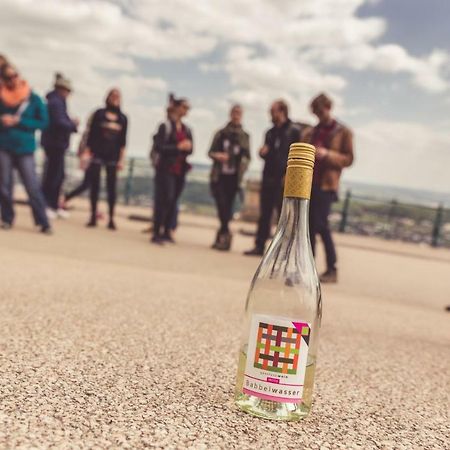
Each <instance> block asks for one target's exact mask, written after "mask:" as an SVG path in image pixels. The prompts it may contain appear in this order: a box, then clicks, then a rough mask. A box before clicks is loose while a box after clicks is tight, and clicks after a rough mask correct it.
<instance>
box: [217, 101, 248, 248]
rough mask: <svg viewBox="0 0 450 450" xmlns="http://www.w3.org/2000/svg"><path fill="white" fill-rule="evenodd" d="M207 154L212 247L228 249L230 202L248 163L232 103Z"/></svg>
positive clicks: (239, 113)
mask: <svg viewBox="0 0 450 450" xmlns="http://www.w3.org/2000/svg"><path fill="white" fill-rule="evenodd" d="M208 156H209V157H210V158H211V159H212V160H213V161H214V163H213V166H212V170H211V193H212V195H213V197H214V200H215V201H216V206H217V214H218V216H219V220H220V228H219V230H218V232H217V235H216V240H215V242H214V244H213V246H212V247H213V248H214V249H216V250H230V248H231V240H232V235H231V233H230V229H229V223H230V220H231V219H232V217H233V206H234V200H235V198H236V194H237V193H238V191H239V188H240V185H241V181H242V177H243V175H244V173H245V171H246V170H247V168H248V165H249V163H250V136H249V134H248V133H247V132H246V131H245V130H244V129H243V127H242V107H241V106H240V105H234V106H233V107H232V108H231V111H230V121H229V122H228V124H227V125H226V126H225V127H224V128H222V129H221V130H219V131H217V133H216V134H215V135H214V138H213V141H212V144H211V148H210V149H209V152H208Z"/></svg>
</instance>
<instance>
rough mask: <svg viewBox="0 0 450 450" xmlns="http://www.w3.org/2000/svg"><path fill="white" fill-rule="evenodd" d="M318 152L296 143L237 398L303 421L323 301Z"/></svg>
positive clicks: (260, 274)
mask: <svg viewBox="0 0 450 450" xmlns="http://www.w3.org/2000/svg"><path fill="white" fill-rule="evenodd" d="M314 158H315V148H314V147H313V146H312V145H309V144H304V143H296V144H292V145H291V147H290V151H289V158H288V163H287V170H286V178H285V185H284V198H283V208H282V211H281V216H280V220H279V223H278V228H277V231H276V233H275V236H274V238H273V240H272V243H271V244H270V246H269V248H268V249H267V252H266V253H265V254H264V256H263V258H262V260H261V263H260V265H259V267H258V270H257V271H256V274H255V276H254V278H253V281H252V284H251V287H250V292H249V294H248V297H247V303H246V307H245V321H244V322H245V323H244V333H243V336H242V343H241V348H240V352H239V364H238V375H237V383H236V394H235V401H236V404H237V405H238V407H239V408H240V409H242V410H244V411H246V412H248V413H250V414H254V415H256V416H259V417H263V418H265V419H273V420H299V419H302V418H304V417H306V416H307V415H308V414H309V412H310V410H311V401H312V391H313V384H314V372H315V367H316V355H317V344H318V337H319V327H320V320H321V316H322V302H321V293H320V284H319V278H318V276H317V271H316V267H315V264H314V257H313V254H312V250H311V243H310V239H309V217H308V216H309V198H310V195H311V183H312V175H313V169H314Z"/></svg>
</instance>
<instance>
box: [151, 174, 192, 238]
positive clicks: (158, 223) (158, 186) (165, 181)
mask: <svg viewBox="0 0 450 450" xmlns="http://www.w3.org/2000/svg"><path fill="white" fill-rule="evenodd" d="M184 184H185V176H184V175H175V174H173V173H170V172H168V171H165V170H158V171H157V172H156V174H155V196H154V207H153V230H154V231H153V232H154V234H155V236H159V235H161V234H162V233H165V234H168V233H169V232H170V230H171V229H172V228H173V217H174V215H175V214H176V210H177V203H178V199H179V198H180V196H181V194H182V192H183V189H184Z"/></svg>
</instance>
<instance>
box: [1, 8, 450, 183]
mask: <svg viewBox="0 0 450 450" xmlns="http://www.w3.org/2000/svg"><path fill="white" fill-rule="evenodd" d="M448 17H450V2H449V1H447V0H427V1H426V2H425V1H423V0H314V1H306V0H300V1H299V0H239V1H238V0H227V1H226V2H223V1H219V0H195V1H186V0H165V1H164V2H161V1H157V0H109V1H108V0H102V1H100V0H39V1H33V0H0V53H3V54H6V55H7V56H8V57H9V58H10V59H11V60H12V61H13V62H14V63H15V64H16V65H17V66H18V68H19V70H20V72H21V73H22V75H23V76H24V77H25V78H26V79H27V80H29V82H30V83H31V85H32V86H33V88H34V89H35V90H36V92H38V93H40V94H45V93H46V92H47V91H48V90H49V89H50V88H51V86H52V83H53V76H54V73H55V72H56V71H60V72H62V73H64V74H65V75H66V76H67V77H69V78H70V79H71V80H72V82H73V85H74V93H73V95H72V96H71V98H70V100H69V107H70V112H71V114H72V115H73V116H76V117H79V118H80V119H81V120H82V122H83V123H85V121H86V119H87V116H88V115H89V113H90V112H91V111H93V110H95V109H96V108H98V107H100V106H101V105H102V103H103V101H104V97H105V93H106V91H107V90H108V89H109V88H110V87H113V86H118V87H119V88H120V89H121V90H122V92H123V110H124V112H125V113H126V114H127V115H128V117H129V123H130V130H129V142H128V152H129V154H132V155H136V156H142V157H145V156H146V155H147V154H148V150H149V147H150V140H151V136H152V134H153V133H154V131H155V129H156V127H157V125H158V122H160V121H161V120H164V115H165V104H166V98H167V94H168V92H171V91H173V92H175V93H176V94H177V95H179V96H183V97H188V98H189V99H190V102H191V104H192V110H191V112H190V114H189V116H188V118H187V122H188V123H189V125H190V126H191V127H192V128H193V131H194V139H195V150H194V155H193V157H192V159H193V160H194V161H197V162H206V161H207V157H206V153H207V150H208V146H209V144H210V140H211V137H212V135H213V133H214V131H215V130H216V129H218V128H219V127H221V126H223V125H224V124H225V123H226V121H227V116H228V110H229V107H230V105H231V104H232V103H234V102H238V103H240V104H242V105H243V107H244V111H245V113H244V126H245V128H246V129H247V131H248V132H249V133H250V135H251V150H252V155H253V162H252V168H253V169H254V170H259V169H260V168H261V161H260V160H259V158H258V156H257V151H258V148H259V147H260V146H261V143H262V140H263V135H264V132H265V130H266V129H267V128H268V127H270V120H269V115H268V109H269V105H270V103H271V102H272V101H273V100H275V99H277V98H284V99H286V100H287V101H288V103H289V105H290V115H291V118H292V119H293V120H299V121H306V122H310V123H311V124H314V123H315V118H314V116H312V115H311V113H310V111H309V106H308V105H309V103H310V100H311V98H312V97H313V96H315V95H316V94H317V93H319V92H326V93H328V94H329V95H330V96H331V97H332V98H333V100H334V105H335V108H334V112H335V114H336V117H337V118H338V119H339V120H341V121H342V122H344V123H345V124H346V125H347V126H349V127H350V128H351V129H352V130H353V132H354V139H355V156H356V158H355V163H354V165H353V166H352V167H351V168H350V169H348V170H347V171H346V172H345V175H344V176H345V178H346V179H348V180H350V181H362V182H366V183H373V184H380V185H393V186H401V187H409V188H416V189H428V190H436V191H443V192H448V191H450V181H449V180H450V176H449V173H450V27H448V23H447V20H448ZM78 140H79V137H75V138H74V139H73V141H72V142H73V145H74V146H75V145H76V144H77V142H78Z"/></svg>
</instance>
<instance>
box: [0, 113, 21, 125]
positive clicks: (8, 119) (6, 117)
mask: <svg viewBox="0 0 450 450" xmlns="http://www.w3.org/2000/svg"><path fill="white" fill-rule="evenodd" d="M19 121H20V118H19V116H13V115H12V114H3V116H1V122H2V125H3V126H4V127H8V128H10V127H14V126H16V125H17V124H18V123H19Z"/></svg>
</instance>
